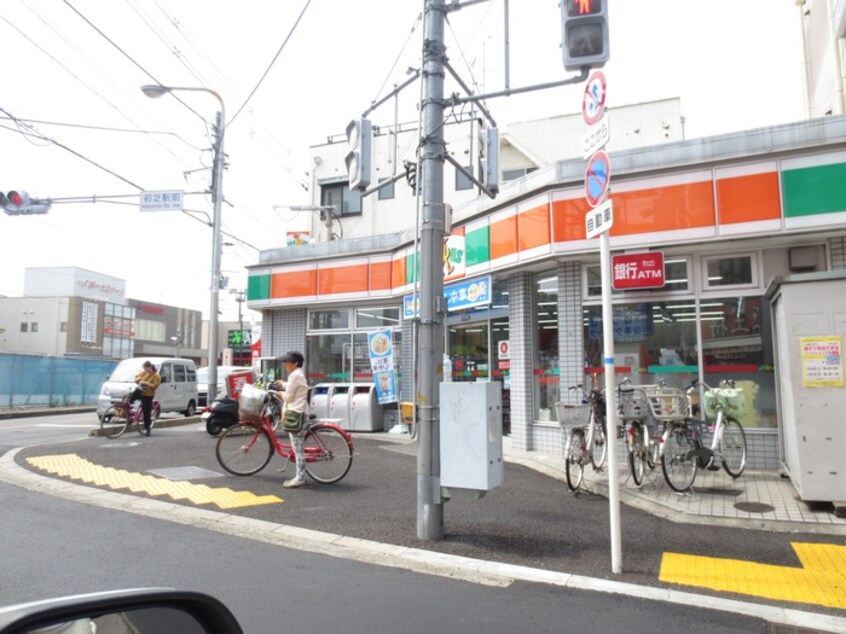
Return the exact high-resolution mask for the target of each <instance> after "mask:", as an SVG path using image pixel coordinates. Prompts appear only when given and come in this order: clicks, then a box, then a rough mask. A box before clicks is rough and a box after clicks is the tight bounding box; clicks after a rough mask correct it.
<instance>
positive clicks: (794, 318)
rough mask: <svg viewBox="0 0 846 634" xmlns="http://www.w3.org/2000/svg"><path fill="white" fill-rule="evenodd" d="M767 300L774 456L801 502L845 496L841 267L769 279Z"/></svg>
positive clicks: (845, 329) (844, 292)
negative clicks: (775, 413) (776, 442)
mask: <svg viewBox="0 0 846 634" xmlns="http://www.w3.org/2000/svg"><path fill="white" fill-rule="evenodd" d="M767 297H768V298H769V300H770V305H771V307H772V319H773V333H774V352H775V370H776V395H777V399H778V400H777V403H778V417H779V441H780V456H781V461H782V464H783V465H784V468H785V470H786V471H787V474H788V475H789V476H790V481H791V482H792V483H793V486H794V487H795V489H796V491H797V492H798V493H799V497H800V498H801V499H802V500H805V501H819V502H839V501H844V500H846V459H844V457H843V456H844V448H846V423H844V416H843V412H844V410H846V377H845V376H844V372H846V369H844V365H843V347H844V344H846V273H844V272H843V271H837V272H827V273H806V274H798V275H790V276H788V277H784V278H776V279H774V280H773V281H772V283H771V284H770V286H769V288H768V290H767Z"/></svg>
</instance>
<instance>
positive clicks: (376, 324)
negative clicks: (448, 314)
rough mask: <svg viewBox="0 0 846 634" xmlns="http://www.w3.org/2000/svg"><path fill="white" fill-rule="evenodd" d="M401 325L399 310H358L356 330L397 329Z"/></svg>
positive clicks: (356, 313)
mask: <svg viewBox="0 0 846 634" xmlns="http://www.w3.org/2000/svg"><path fill="white" fill-rule="evenodd" d="M399 325H400V315H399V308H357V309H356V311H355V327H356V328H396V327H398V326H399Z"/></svg>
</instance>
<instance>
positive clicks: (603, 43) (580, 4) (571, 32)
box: [561, 0, 609, 70]
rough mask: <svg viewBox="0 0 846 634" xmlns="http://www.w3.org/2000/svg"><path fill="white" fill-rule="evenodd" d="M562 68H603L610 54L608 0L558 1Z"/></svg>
mask: <svg viewBox="0 0 846 634" xmlns="http://www.w3.org/2000/svg"><path fill="white" fill-rule="evenodd" d="M561 26H562V35H563V38H564V45H563V48H564V68H565V69H566V70H581V69H583V68H602V67H603V66H605V62H607V61H608V57H609V46H608V45H609V37H608V0H561Z"/></svg>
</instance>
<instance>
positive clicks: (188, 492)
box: [27, 454, 284, 509]
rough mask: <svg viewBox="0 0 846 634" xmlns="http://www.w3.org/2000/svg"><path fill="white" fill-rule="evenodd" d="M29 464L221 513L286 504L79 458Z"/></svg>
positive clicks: (43, 459)
mask: <svg viewBox="0 0 846 634" xmlns="http://www.w3.org/2000/svg"><path fill="white" fill-rule="evenodd" d="M27 462H28V463H29V464H31V465H32V466H33V467H36V468H37V469H41V470H42V471H46V472H47V473H52V474H54V475H57V476H60V477H63V478H71V479H73V480H81V481H82V482H86V483H88V484H95V485H97V486H100V487H108V488H110V489H114V490H119V489H128V490H130V491H132V492H133V493H147V494H149V495H152V496H162V495H167V496H170V497H171V498H172V499H174V500H188V501H190V502H193V503H194V504H197V505H201V504H214V505H216V506H217V507H218V508H221V509H234V508H240V507H244V506H258V505H260V504H277V503H280V502H283V501H284V500H282V499H281V498H278V497H276V496H275V495H255V494H253V493H250V492H249V491H233V490H232V489H227V488H219V489H215V488H212V487H209V486H206V485H205V484H193V483H191V482H186V481H182V482H174V481H172V480H168V479H167V478H159V477H157V476H151V475H145V474H143V473H133V472H131V471H124V470H123V469H115V468H113V467H103V466H101V465H98V464H94V463H93V462H90V461H88V460H85V459H84V458H80V457H79V456H77V455H76V454H61V455H55V456H38V457H35V458H27Z"/></svg>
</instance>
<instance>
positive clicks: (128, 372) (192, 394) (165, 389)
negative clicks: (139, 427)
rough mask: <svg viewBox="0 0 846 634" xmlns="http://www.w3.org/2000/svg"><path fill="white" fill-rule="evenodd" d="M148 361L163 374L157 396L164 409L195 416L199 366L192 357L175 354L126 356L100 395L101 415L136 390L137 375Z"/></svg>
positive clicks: (98, 412) (101, 389)
mask: <svg viewBox="0 0 846 634" xmlns="http://www.w3.org/2000/svg"><path fill="white" fill-rule="evenodd" d="M144 361H150V362H151V363H152V364H153V365H154V366H156V369H157V370H158V372H159V376H161V377H162V384H161V385H160V386H159V389H157V390H156V396H155V399H156V400H157V401H158V402H159V403H160V404H161V409H162V412H180V413H182V414H185V416H192V415H193V414H194V412H195V411H196V410H197V401H198V399H197V368H196V367H195V366H194V362H193V361H191V359H175V358H173V357H137V358H135V359H124V360H123V361H121V362H120V363H119V364H118V366H117V367H116V368H115V369H114V370H113V371H112V373H111V375H110V376H109V378H108V380H107V381H106V382H105V383H103V387H102V388H100V396H98V397H97V416H102V415H103V413H104V412H105V411H106V410H107V409H108V408H109V406H110V405H111V404H112V403H113V402H114V401H119V400H120V399H121V398H123V397H124V396H126V394H128V393H129V392H131V391H132V390H134V389H135V376H136V375H137V374H138V373H139V372H140V371H141V365H142V364H143V363H144Z"/></svg>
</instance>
